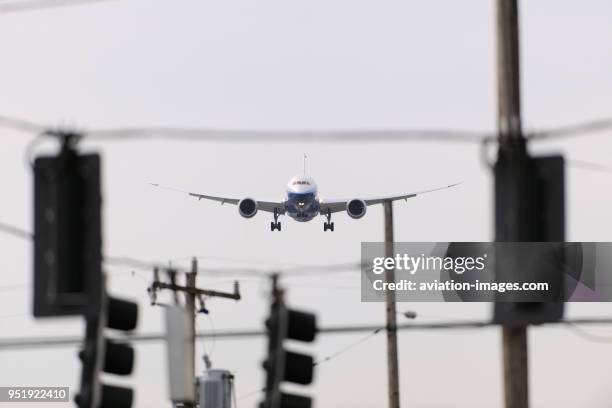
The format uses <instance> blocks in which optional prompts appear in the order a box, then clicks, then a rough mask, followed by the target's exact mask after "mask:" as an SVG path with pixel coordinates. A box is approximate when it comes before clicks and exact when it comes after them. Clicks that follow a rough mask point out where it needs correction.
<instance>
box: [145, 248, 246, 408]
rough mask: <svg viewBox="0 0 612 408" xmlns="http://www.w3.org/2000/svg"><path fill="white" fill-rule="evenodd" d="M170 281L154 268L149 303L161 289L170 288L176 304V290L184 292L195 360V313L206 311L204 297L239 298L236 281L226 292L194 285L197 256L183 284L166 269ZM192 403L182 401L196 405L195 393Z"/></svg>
mask: <svg viewBox="0 0 612 408" xmlns="http://www.w3.org/2000/svg"><path fill="white" fill-rule="evenodd" d="M167 273H168V276H169V280H170V283H167V282H161V281H160V279H159V273H158V271H157V269H155V270H154V273H153V283H152V284H151V286H150V287H149V288H148V289H147V292H149V296H150V297H151V304H152V305H155V304H157V303H156V300H157V292H158V291H160V290H162V289H167V290H171V291H172V292H173V294H174V299H175V302H177V304H178V295H177V293H178V292H183V293H185V309H186V310H187V312H188V313H189V324H188V332H189V333H188V337H189V339H190V342H189V352H188V354H189V356H190V358H191V359H192V360H195V340H196V333H195V319H196V315H197V313H199V312H202V313H208V310H207V309H206V307H205V305H204V297H222V298H226V299H234V300H240V288H239V286H238V282H234V292H233V293H226V292H218V291H215V290H209V289H200V288H198V287H196V278H197V275H198V260H197V258H193V259H192V261H191V270H190V271H189V272H187V273H186V274H185V275H186V276H185V286H181V285H178V284H177V283H176V271H175V270H173V269H168V270H167ZM196 301H198V302H199V308H198V307H197V304H196V303H197V302H196ZM192 381H193V382H194V383H195V372H194V373H193V378H192ZM193 401H194V402H193V404H192V403H191V402H182V407H185V408H191V407H195V406H196V405H197V403H196V402H195V401H196V398H195V395H194V396H193Z"/></svg>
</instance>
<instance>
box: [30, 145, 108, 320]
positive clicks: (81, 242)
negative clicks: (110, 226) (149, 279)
mask: <svg viewBox="0 0 612 408" xmlns="http://www.w3.org/2000/svg"><path fill="white" fill-rule="evenodd" d="M66 137H67V140H69V139H68V136H66ZM101 201H102V200H101V193H100V156H99V155H96V154H88V155H79V154H78V153H77V152H76V150H74V149H73V148H72V147H71V145H70V144H69V143H68V142H67V141H66V142H65V144H64V147H63V148H62V150H61V152H60V154H59V155H57V156H53V157H39V158H37V159H36V160H35V162H34V316H35V317H47V316H66V315H78V314H83V313H84V311H85V309H86V308H87V305H88V303H89V302H91V301H97V300H96V299H92V297H95V296H98V295H99V293H98V292H97V289H98V288H100V286H101V285H100V279H101V263H102V254H101V247H102V233H101Z"/></svg>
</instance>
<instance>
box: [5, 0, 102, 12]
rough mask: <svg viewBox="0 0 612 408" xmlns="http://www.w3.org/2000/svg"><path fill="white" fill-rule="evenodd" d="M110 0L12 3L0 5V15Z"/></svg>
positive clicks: (21, 1) (51, 0) (42, 0)
mask: <svg viewBox="0 0 612 408" xmlns="http://www.w3.org/2000/svg"><path fill="white" fill-rule="evenodd" d="M107 1H111V0H39V1H26V0H20V1H13V2H10V3H7V4H0V14H9V13H20V12H25V11H37V10H47V9H54V8H60V7H70V6H84V5H86V4H90V3H102V2H107Z"/></svg>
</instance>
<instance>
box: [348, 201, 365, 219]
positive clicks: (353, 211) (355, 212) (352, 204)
mask: <svg viewBox="0 0 612 408" xmlns="http://www.w3.org/2000/svg"><path fill="white" fill-rule="evenodd" d="M367 208H368V207H367V205H366V203H365V201H363V200H360V199H358V198H354V199H352V200H351V201H349V202H348V203H346V212H347V213H348V215H349V217H351V218H361V217H363V216H364V215H365V213H366V209H367Z"/></svg>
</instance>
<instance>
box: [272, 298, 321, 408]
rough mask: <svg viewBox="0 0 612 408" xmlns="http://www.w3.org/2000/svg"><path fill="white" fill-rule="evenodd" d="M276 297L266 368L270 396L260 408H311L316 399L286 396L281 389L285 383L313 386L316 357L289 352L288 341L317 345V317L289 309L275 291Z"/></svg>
mask: <svg viewBox="0 0 612 408" xmlns="http://www.w3.org/2000/svg"><path fill="white" fill-rule="evenodd" d="M274 293H275V295H274V300H273V302H272V306H271V310H270V317H269V318H268V320H267V321H266V327H267V331H268V357H267V359H266V361H265V362H264V364H263V366H264V369H265V370H266V388H265V390H266V393H265V399H264V401H263V402H262V403H261V404H260V408H310V407H311V406H312V398H310V397H308V396H304V395H297V394H290V393H286V392H283V391H282V390H280V387H281V383H282V382H283V381H287V382H291V383H295V384H301V385H308V384H310V383H312V380H313V374H314V359H313V357H312V356H311V355H308V354H303V353H299V352H296V351H289V350H285V348H284V341H285V340H287V339H290V340H297V341H301V342H312V341H314V339H315V336H316V333H317V327H316V316H315V315H314V314H312V313H308V312H303V311H298V310H291V309H288V308H287V307H286V306H285V304H284V303H283V299H282V291H281V290H279V289H278V288H275V290H274Z"/></svg>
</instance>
